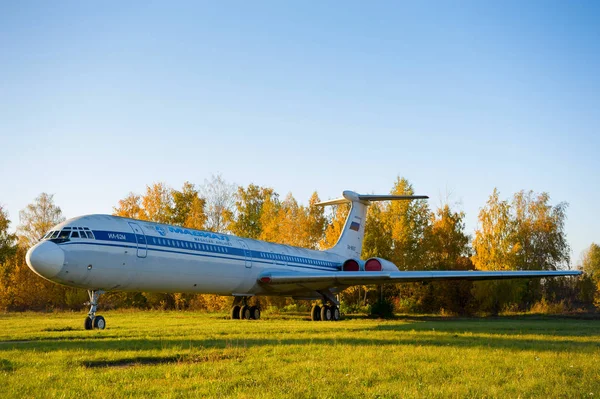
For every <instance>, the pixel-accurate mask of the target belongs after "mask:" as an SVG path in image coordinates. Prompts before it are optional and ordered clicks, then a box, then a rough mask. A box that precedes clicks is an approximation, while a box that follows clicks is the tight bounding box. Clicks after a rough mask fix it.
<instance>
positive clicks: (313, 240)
mask: <svg viewBox="0 0 600 399" xmlns="http://www.w3.org/2000/svg"><path fill="white" fill-rule="evenodd" d="M319 202H321V199H320V198H319V195H318V194H317V192H316V191H315V192H314V193H312V195H311V196H310V198H309V200H308V209H307V217H306V221H305V224H304V225H303V226H302V228H304V229H306V231H308V237H307V241H306V242H305V243H304V245H303V246H305V247H306V248H309V249H318V248H319V242H320V241H321V240H322V239H323V235H324V234H325V226H326V224H327V218H326V217H325V210H324V208H323V207H322V206H316V205H315V204H317V203H319Z"/></svg>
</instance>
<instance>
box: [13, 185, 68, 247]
mask: <svg viewBox="0 0 600 399" xmlns="http://www.w3.org/2000/svg"><path fill="white" fill-rule="evenodd" d="M19 218H20V220H21V224H20V225H19V227H18V228H17V235H18V237H19V244H20V245H21V246H23V247H25V248H30V247H32V246H34V245H35V243H36V242H38V241H39V239H40V238H41V237H43V236H44V234H46V233H47V232H48V230H50V228H51V227H53V226H55V225H57V224H59V223H61V222H63V221H64V220H65V218H64V217H63V215H62V211H61V210H60V208H59V207H58V206H56V205H54V195H53V194H46V193H42V194H40V195H39V196H38V197H37V198H36V199H35V201H34V202H33V203H32V204H29V205H27V207H26V208H25V209H23V210H22V211H21V212H19Z"/></svg>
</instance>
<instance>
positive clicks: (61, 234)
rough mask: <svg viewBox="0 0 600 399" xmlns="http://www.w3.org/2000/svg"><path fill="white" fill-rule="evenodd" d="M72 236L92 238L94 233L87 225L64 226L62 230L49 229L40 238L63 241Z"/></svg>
mask: <svg viewBox="0 0 600 399" xmlns="http://www.w3.org/2000/svg"><path fill="white" fill-rule="evenodd" d="M72 238H85V239H90V240H93V239H94V233H92V231H91V230H90V229H89V228H88V227H64V228H63V229H62V230H51V231H49V232H48V233H47V234H46V235H45V236H44V237H42V240H52V241H54V242H65V241H69V240H70V239H72Z"/></svg>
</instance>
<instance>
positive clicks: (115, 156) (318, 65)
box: [0, 1, 600, 263]
mask: <svg viewBox="0 0 600 399" xmlns="http://www.w3.org/2000/svg"><path fill="white" fill-rule="evenodd" d="M599 21H600V3H599V2H596V1H572V2H567V1H501V2H491V1H456V2H454V1H440V2H406V3H403V2H399V1H391V2H363V1H357V2H352V1H343V2H342V1H339V2H333V1H328V2H316V1H308V2H305V1H303V2H300V1H298V2H288V1H273V2H263V1H258V2H247V1H244V2H242V1H240V2H200V1H190V2H147V1H143V2H142V1H139V2H119V1H115V2H108V1H107V2H89V1H73V2H64V1H57V2H49V1H28V2H26V1H22V2H18V1H17V2H10V1H3V2H0V204H3V205H4V206H5V207H6V209H7V210H8V211H9V215H10V218H11V219H12V220H13V227H14V226H15V225H16V224H17V223H18V212H19V210H20V209H22V208H24V207H25V206H26V205H27V204H28V203H30V202H31V201H32V200H33V199H34V198H35V197H36V196H37V195H38V194H39V193H41V192H44V191H45V192H48V193H54V194H55V201H56V203H57V204H58V205H59V206H60V207H61V208H62V210H63V213H64V214H65V216H67V217H73V216H78V215H81V214H87V213H111V212H112V207H113V206H114V205H116V204H117V202H118V200H119V199H121V198H123V197H124V196H125V195H127V193H129V192H130V191H134V192H138V193H141V192H143V191H144V188H145V185H146V184H150V183H152V182H156V181H162V182H165V183H167V184H168V185H170V186H172V187H176V188H177V187H180V186H181V184H182V183H183V182H184V181H186V180H189V181H191V182H193V183H197V184H202V183H203V182H204V179H206V178H209V177H210V176H211V175H212V174H215V173H221V174H222V175H223V177H224V178H225V179H226V180H228V181H230V182H234V183H236V184H241V185H247V184H249V183H256V184H259V185H263V186H271V187H273V188H274V189H275V190H276V191H277V192H279V193H280V194H281V195H285V194H286V193H288V192H292V193H293V194H294V196H295V197H296V198H297V199H298V200H299V201H301V202H303V203H306V201H307V200H308V198H309V196H310V194H311V193H312V191H314V190H317V191H318V192H319V194H320V196H321V198H323V199H327V198H333V197H337V196H339V194H340V193H341V191H342V190H344V189H352V190H355V191H358V192H365V193H387V192H389V190H390V189H391V187H392V184H393V182H394V180H395V178H396V177H397V176H399V175H400V176H404V177H406V178H408V179H409V180H410V181H411V182H412V183H413V185H414V187H415V189H416V192H417V193H418V194H428V195H430V196H431V197H432V199H431V203H432V204H431V205H432V207H435V206H437V205H438V204H439V203H440V200H441V199H442V198H445V196H446V193H451V194H452V195H451V197H450V200H451V202H455V203H458V206H459V207H460V208H461V209H462V210H464V211H465V212H466V213H467V229H468V231H469V232H470V233H471V234H472V233H473V231H474V230H475V228H476V225H477V214H478V212H479V209H480V208H481V207H482V206H483V205H484V204H485V201H486V200H487V198H488V196H489V195H490V193H491V192H492V190H493V188H494V187H497V188H498V189H499V190H500V193H501V196H502V197H504V198H508V197H511V196H512V194H513V193H514V192H516V191H519V190H521V189H526V190H529V189H531V190H534V191H536V192H541V191H547V192H549V193H550V196H551V198H552V202H553V203H554V204H556V203H558V202H561V201H566V202H568V203H569V204H570V206H569V209H568V221H567V226H566V230H567V234H568V238H569V242H570V244H571V246H572V249H573V256H572V261H573V262H574V263H575V262H576V261H577V260H578V259H579V256H580V253H581V251H582V250H583V249H584V248H585V247H587V246H589V245H590V244H591V243H592V242H596V243H600V227H599V226H600V211H599V206H598V203H599V198H600V184H599V183H600V157H599V156H598V153H599V148H600V131H599V127H600V23H599Z"/></svg>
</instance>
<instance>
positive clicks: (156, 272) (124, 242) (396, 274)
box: [26, 191, 581, 330]
mask: <svg viewBox="0 0 600 399" xmlns="http://www.w3.org/2000/svg"><path fill="white" fill-rule="evenodd" d="M427 198H428V197H427V196H422V195H361V194H357V193H355V192H352V191H344V192H343V194H342V198H339V199H334V200H328V201H323V202H320V203H318V204H316V205H318V206H326V205H339V204H344V203H351V209H350V212H349V214H348V217H347V219H346V222H345V225H344V228H343V231H342V233H341V235H340V237H339V239H338V241H337V243H336V244H335V246H334V247H333V248H331V249H328V250H324V251H318V250H311V249H306V248H298V247H292V246H289V245H281V244H274V243H269V242H265V241H259V240H254V239H249V238H240V237H236V236H232V235H227V234H220V233H214V232H210V231H201V230H194V229H188V228H185V227H181V226H171V225H165V224H160V223H154V222H150V221H143V220H136V219H128V218H122V217H118V216H110V215H87V216H80V217H76V218H73V219H69V220H67V221H65V222H63V223H60V224H58V225H56V226H55V227H53V228H52V229H51V230H50V231H49V232H48V233H47V234H45V235H44V236H43V237H42V238H41V240H40V242H38V243H37V244H36V245H35V246H33V247H32V248H31V249H29V251H28V252H27V255H26V261H27V265H28V266H29V268H30V269H31V270H33V271H34V272H35V273H36V274H38V275H39V276H41V277H43V278H45V279H47V280H50V281H52V282H55V283H58V284H62V285H66V286H70V287H77V288H83V289H86V290H87V291H88V295H89V298H90V301H89V304H90V310H89V312H88V315H87V317H86V318H85V323H84V327H85V329H86V330H92V329H104V328H105V327H106V320H105V319H104V317H102V316H100V315H97V314H96V311H97V307H98V299H99V297H100V295H101V294H102V293H104V292H107V291H144V292H169V293H203V294H218V295H228V296H233V297H234V302H233V305H232V308H231V318H232V319H255V320H256V319H260V308H259V307H257V306H249V305H248V299H249V298H251V297H253V296H268V295H271V296H285V297H292V298H294V299H308V300H315V299H316V300H320V301H321V305H318V304H315V305H313V307H312V309H311V320H313V321H320V320H333V321H337V320H339V319H340V308H339V306H340V303H339V301H338V299H337V297H336V294H337V293H339V292H341V291H343V290H344V289H345V288H347V287H350V286H353V285H371V284H387V283H400V282H414V281H421V282H426V281H433V280H492V279H493V280H497V279H513V278H544V277H556V276H577V275H580V274H581V272H580V271H570V270H560V271H546V270H543V271H542V270H539V271H400V270H399V269H398V268H397V267H396V266H395V265H394V264H393V263H392V262H390V261H388V260H385V259H381V258H376V257H374V258H370V259H366V260H362V259H360V254H361V250H362V243H363V238H364V233H365V230H364V229H365V221H366V216H367V207H368V205H369V204H370V203H371V202H373V201H397V200H399V201H402V200H415V199H427Z"/></svg>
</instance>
